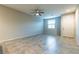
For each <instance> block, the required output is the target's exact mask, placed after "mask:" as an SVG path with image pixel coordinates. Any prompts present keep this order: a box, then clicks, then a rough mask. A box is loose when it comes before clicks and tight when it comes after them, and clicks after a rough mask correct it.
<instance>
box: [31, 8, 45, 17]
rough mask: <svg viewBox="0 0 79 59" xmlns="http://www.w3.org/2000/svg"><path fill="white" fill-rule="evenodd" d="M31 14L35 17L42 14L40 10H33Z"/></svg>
mask: <svg viewBox="0 0 79 59" xmlns="http://www.w3.org/2000/svg"><path fill="white" fill-rule="evenodd" d="M32 13H33V14H34V15H35V16H42V14H43V13H44V12H43V11H42V10H40V9H38V8H36V9H34V10H32Z"/></svg>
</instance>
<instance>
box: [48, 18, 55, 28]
mask: <svg viewBox="0 0 79 59" xmlns="http://www.w3.org/2000/svg"><path fill="white" fill-rule="evenodd" d="M48 28H49V29H54V28H55V19H52V20H48Z"/></svg>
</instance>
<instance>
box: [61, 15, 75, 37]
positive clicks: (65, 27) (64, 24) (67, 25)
mask: <svg viewBox="0 0 79 59" xmlns="http://www.w3.org/2000/svg"><path fill="white" fill-rule="evenodd" d="M61 35H62V36H67V37H74V36H75V15H74V14H66V15H64V16H62V17H61Z"/></svg>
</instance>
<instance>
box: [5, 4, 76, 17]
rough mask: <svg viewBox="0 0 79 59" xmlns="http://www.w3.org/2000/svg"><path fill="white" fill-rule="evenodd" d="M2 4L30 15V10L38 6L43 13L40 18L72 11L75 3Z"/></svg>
mask: <svg viewBox="0 0 79 59" xmlns="http://www.w3.org/2000/svg"><path fill="white" fill-rule="evenodd" d="M4 6H7V7H10V8H13V9H16V10H18V11H21V12H24V13H26V14H29V15H32V13H31V12H32V10H33V9H35V8H39V9H41V10H43V11H44V12H45V13H44V14H43V15H42V16H41V18H46V17H57V16H60V15H62V14H64V13H69V12H74V11H75V9H76V6H77V5H76V4H5V5H4Z"/></svg>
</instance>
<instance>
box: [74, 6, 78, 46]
mask: <svg viewBox="0 0 79 59" xmlns="http://www.w3.org/2000/svg"><path fill="white" fill-rule="evenodd" d="M75 20H76V41H77V44H78V45H79V7H78V8H77V10H76V12H75Z"/></svg>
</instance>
